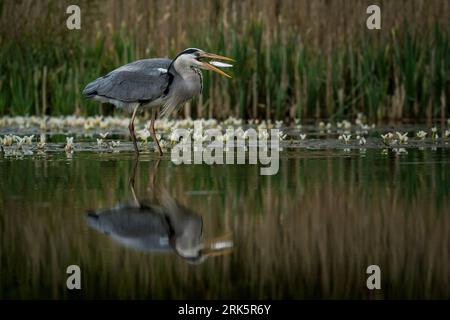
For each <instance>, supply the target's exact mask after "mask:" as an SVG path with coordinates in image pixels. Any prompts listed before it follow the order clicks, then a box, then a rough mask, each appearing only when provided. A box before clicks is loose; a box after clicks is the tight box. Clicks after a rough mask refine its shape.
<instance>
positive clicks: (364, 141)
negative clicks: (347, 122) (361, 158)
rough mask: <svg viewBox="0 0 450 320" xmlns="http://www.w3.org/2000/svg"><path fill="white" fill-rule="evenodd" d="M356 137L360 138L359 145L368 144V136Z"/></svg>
mask: <svg viewBox="0 0 450 320" xmlns="http://www.w3.org/2000/svg"><path fill="white" fill-rule="evenodd" d="M356 139H358V143H359V145H361V146H362V145H365V144H366V138H364V137H360V136H358V137H356Z"/></svg>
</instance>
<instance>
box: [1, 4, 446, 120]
mask: <svg viewBox="0 0 450 320" xmlns="http://www.w3.org/2000/svg"><path fill="white" fill-rule="evenodd" d="M67 4H69V2H67V3H65V2H64V1H63V2H57V3H55V2H53V1H39V2H32V1H21V2H18V3H17V2H13V1H10V2H5V3H3V4H1V5H0V6H1V7H0V8H1V10H0V14H1V20H0V30H2V31H0V37H1V40H2V46H1V49H0V59H1V61H2V63H1V64H0V68H1V72H0V114H8V113H13V114H25V113H51V114H68V113H73V112H80V109H78V107H79V106H80V104H81V103H83V104H85V105H86V108H83V109H81V112H84V113H87V114H93V113H96V112H97V110H98V108H97V107H94V104H93V103H92V102H82V101H83V100H82V98H81V93H80V89H81V88H82V86H83V85H85V84H86V83H87V82H89V81H90V80H92V79H94V78H96V77H98V76H99V75H101V74H103V73H105V72H107V71H108V70H111V69H112V68H114V67H117V66H119V65H121V64H124V63H126V62H129V61H131V60H135V59H138V58H143V57H151V56H167V55H169V56H174V55H175V54H176V52H177V51H178V50H180V49H182V48H185V47H189V46H196V47H200V48H205V49H207V50H211V51H217V52H221V53H224V54H227V55H230V56H232V57H234V58H235V59H236V60H237V63H236V67H235V71H234V80H233V81H224V80H223V79H219V78H218V77H206V79H205V89H204V93H203V97H202V98H201V99H197V100H196V101H194V103H193V104H192V107H191V108H189V109H188V110H187V111H186V112H187V115H190V116H193V117H195V116H197V117H211V116H215V117H226V116H229V115H234V116H241V117H271V118H277V119H286V118H288V117H290V118H293V117H301V118H310V117H343V116H347V115H354V114H355V113H356V112H357V111H363V112H365V113H366V114H368V115H369V116H370V117H371V118H372V119H386V118H388V119H401V118H418V119H423V118H424V117H427V118H428V119H432V118H436V117H442V118H444V117H445V116H446V115H445V105H446V104H447V103H448V100H449V96H450V93H449V91H448V90H449V89H448V83H449V74H450V58H449V57H450V38H449V36H450V35H449V24H448V21H450V16H449V14H450V8H449V3H448V1H439V0H436V1H427V2H425V1H420V0H416V1H397V0H395V1H394V0H390V1H383V3H382V4H381V7H382V30H381V31H368V30H367V29H366V28H365V18H366V13H365V9H366V7H367V5H369V4H372V3H371V2H370V1H356V0H354V1H344V0H335V1H325V0H319V1H314V2H310V1H297V0H295V1H294V0H286V1H275V2H274V1H269V0H267V1H266V0H261V1H242V2H234V1H204V2H200V3H199V2H198V1H173V0H172V1H149V2H145V1H137V0H136V1H126V2H122V1H107V2H104V1H81V4H80V6H81V8H82V13H83V20H82V30H81V31H70V32H69V31H67V30H66V29H65V18H66V15H65V8H66V6H67ZM18 15H20V17H19V16H18ZM23 16H26V17H27V19H22V17H23ZM12 26H13V27H12ZM39 92H40V93H41V94H39ZM47 104H48V107H46V105H47ZM109 110H110V109H109ZM442 110H444V111H442ZM104 112H108V110H105V111H104Z"/></svg>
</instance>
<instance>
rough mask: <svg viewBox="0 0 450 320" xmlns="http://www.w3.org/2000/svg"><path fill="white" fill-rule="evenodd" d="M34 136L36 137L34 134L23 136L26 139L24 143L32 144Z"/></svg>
mask: <svg viewBox="0 0 450 320" xmlns="http://www.w3.org/2000/svg"><path fill="white" fill-rule="evenodd" d="M33 138H34V135H31V136H25V137H23V139H24V144H28V145H31V144H32V142H33Z"/></svg>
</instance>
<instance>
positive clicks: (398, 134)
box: [395, 131, 408, 144]
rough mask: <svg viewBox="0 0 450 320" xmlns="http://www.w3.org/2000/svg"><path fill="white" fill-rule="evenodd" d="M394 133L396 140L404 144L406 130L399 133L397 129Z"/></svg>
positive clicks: (406, 139) (406, 134) (406, 135)
mask: <svg viewBox="0 0 450 320" xmlns="http://www.w3.org/2000/svg"><path fill="white" fill-rule="evenodd" d="M395 134H396V135H397V137H398V142H399V143H400V144H404V143H406V142H407V141H408V132H405V133H401V132H398V131H397V132H396V133H395Z"/></svg>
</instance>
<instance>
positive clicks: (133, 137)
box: [128, 105, 140, 155]
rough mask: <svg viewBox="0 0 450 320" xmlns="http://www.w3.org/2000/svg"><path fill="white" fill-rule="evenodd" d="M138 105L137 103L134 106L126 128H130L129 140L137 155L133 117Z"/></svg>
mask: <svg viewBox="0 0 450 320" xmlns="http://www.w3.org/2000/svg"><path fill="white" fill-rule="evenodd" d="M139 106H140V105H137V106H136V108H134V111H133V115H132V116H131V119H130V124H129V125H128V129H129V130H130V135H131V140H132V141H133V145H134V150H135V151H136V154H137V155H139V148H138V146H137V142H136V134H135V132H134V118H136V113H137V111H138V109H139Z"/></svg>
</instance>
